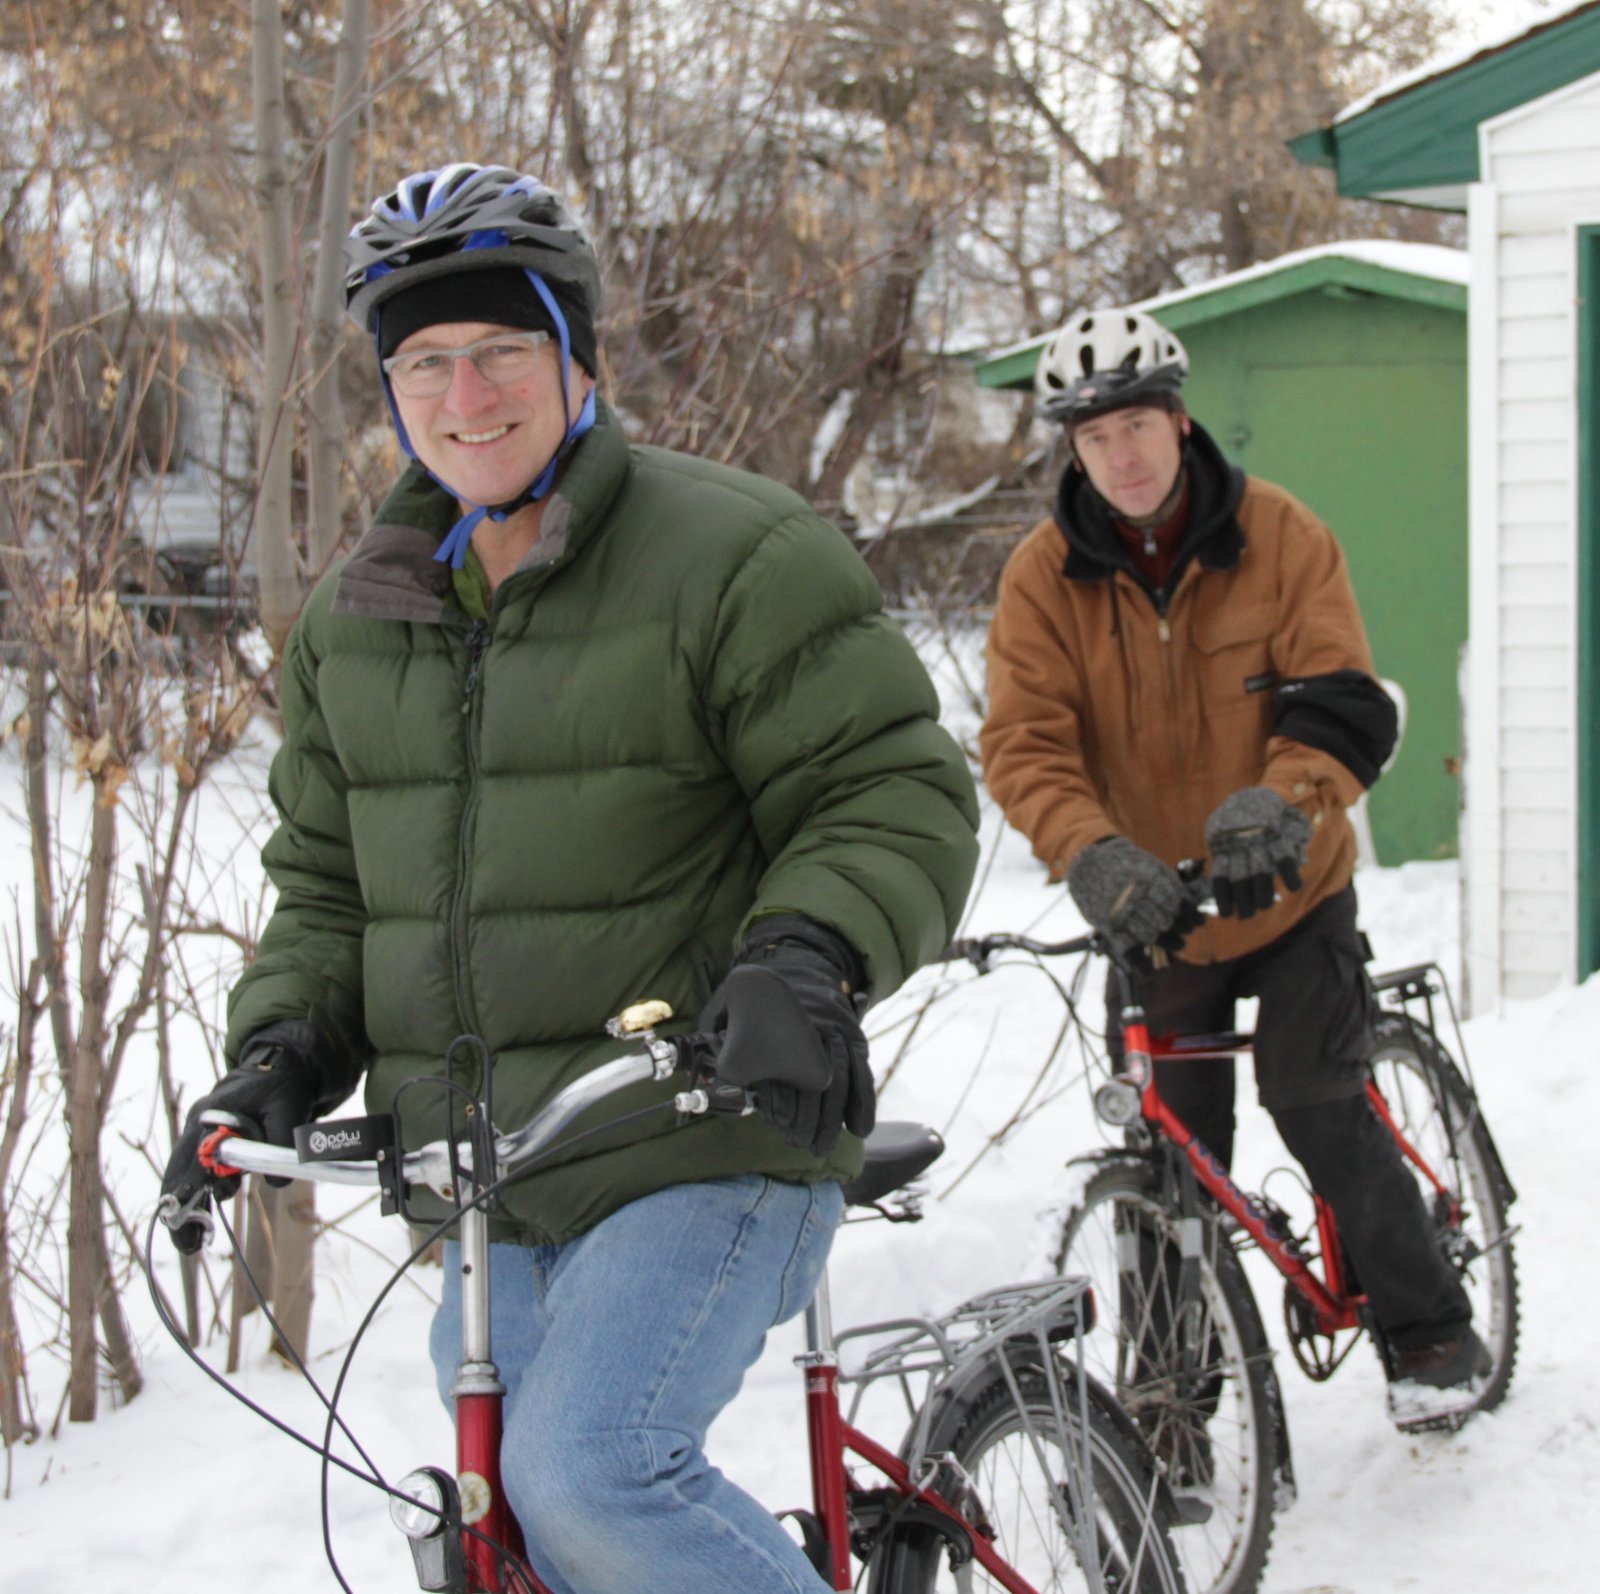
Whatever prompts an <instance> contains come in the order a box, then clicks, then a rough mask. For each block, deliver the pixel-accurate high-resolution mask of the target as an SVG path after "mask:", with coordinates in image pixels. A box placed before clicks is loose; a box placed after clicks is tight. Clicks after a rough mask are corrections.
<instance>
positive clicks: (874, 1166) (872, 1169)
mask: <svg viewBox="0 0 1600 1594" xmlns="http://www.w3.org/2000/svg"><path fill="white" fill-rule="evenodd" d="M943 1155H944V1141H943V1140H941V1139H940V1138H939V1134H938V1131H937V1130H933V1129H929V1128H928V1127H927V1125H926V1124H912V1123H884V1124H879V1125H878V1127H877V1128H876V1129H874V1130H873V1131H872V1133H871V1134H870V1135H869V1136H868V1137H867V1160H866V1162H865V1163H864V1164H863V1166H862V1169H861V1172H860V1173H858V1174H857V1175H856V1176H855V1178H853V1179H852V1180H851V1181H850V1182H849V1183H848V1184H847V1185H845V1187H844V1198H845V1202H846V1203H847V1204H848V1205H849V1206H853V1207H870V1206H872V1205H873V1204H874V1203H876V1202H878V1201H881V1200H883V1198H884V1197H885V1196H888V1195H893V1194H894V1192H895V1191H896V1190H898V1189H900V1188H901V1186H902V1185H907V1184H910V1183H911V1181H912V1180H913V1179H915V1178H916V1176H917V1175H918V1174H919V1173H921V1172H922V1171H923V1170H924V1169H926V1168H931V1167H932V1166H933V1165H934V1163H935V1162H937V1161H938V1160H939V1158H940V1157H942V1156H943Z"/></svg>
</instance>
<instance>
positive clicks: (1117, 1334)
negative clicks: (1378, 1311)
mask: <svg viewBox="0 0 1600 1594" xmlns="http://www.w3.org/2000/svg"><path fill="white" fill-rule="evenodd" d="M1160 1184H1161V1180H1160V1173H1159V1170H1158V1168H1157V1166H1156V1165H1155V1164H1154V1163H1153V1162H1150V1161H1148V1160H1146V1159H1143V1158H1135V1157H1129V1158H1125V1159H1119V1160H1113V1161H1108V1162H1107V1163H1106V1164H1105V1165H1104V1166H1103V1167H1102V1168H1101V1169H1100V1170H1099V1171H1098V1172H1097V1173H1095V1174H1094V1175H1093V1177H1092V1178H1091V1179H1090V1180H1089V1183H1088V1184H1087V1185H1086V1186H1085V1188H1084V1192H1083V1195H1082V1197H1081V1199H1080V1200H1079V1201H1078V1202H1077V1204H1075V1205H1074V1206H1073V1207H1072V1209H1071V1210H1070V1211H1069V1212H1068V1213H1067V1215H1066V1218H1065V1219H1064V1220H1063V1222H1062V1227H1061V1242H1060V1246H1059V1248H1058V1250H1057V1253H1056V1259H1055V1262H1056V1266H1057V1268H1058V1269H1059V1270H1060V1271H1061V1272H1062V1273H1063V1274H1067V1275H1082V1276H1087V1277H1088V1279H1089V1280H1090V1282H1091V1283H1092V1284H1093V1286H1094V1292H1095V1301H1096V1306H1097V1310H1098V1320H1097V1322H1096V1324H1095V1327H1094V1329H1093V1330H1092V1331H1091V1333H1090V1334H1089V1335H1088V1336H1086V1339H1085V1342H1084V1355H1085V1358H1086V1362H1087V1366H1088V1369H1089V1372H1090V1373H1091V1374H1092V1375H1093V1376H1094V1377H1095V1378H1097V1379H1099V1380H1100V1381H1101V1382H1102V1383H1104V1384H1105V1385H1106V1386H1107V1387H1108V1388H1109V1389H1110V1390H1111V1391H1112V1393H1113V1394H1114V1395H1115V1396H1116V1398H1117V1400H1118V1401H1119V1402H1120V1403H1121V1405H1122V1407H1123V1409H1124V1410H1125V1411H1126V1412H1127V1413H1128V1415H1129V1416H1130V1417H1131V1418H1132V1419H1133V1421H1134V1423H1135V1424H1136V1426H1137V1427H1138V1430H1139V1432H1140V1433H1141V1434H1142V1435H1143V1437H1144V1440H1145V1443H1146V1444H1147V1445H1148V1446H1149V1448H1150V1452H1151V1454H1152V1455H1153V1456H1154V1457H1155V1460H1156V1465H1157V1466H1158V1467H1159V1468H1160V1469H1161V1470H1162V1472H1163V1473H1164V1475H1165V1477H1166V1480H1167V1483H1168V1484H1169V1485H1170V1486H1171V1489H1172V1492H1173V1494H1174V1496H1175V1497H1176V1498H1177V1501H1178V1509H1179V1513H1180V1521H1179V1524H1178V1525H1177V1526H1176V1527H1175V1528H1174V1529H1173V1542H1174V1544H1175V1545H1176V1546H1177V1549H1178V1555H1179V1559H1180V1560H1181V1562H1182V1564H1183V1571H1184V1576H1185V1579H1186V1580H1187V1582H1188V1586H1189V1590H1190V1594H1251V1591H1252V1590H1254V1589H1255V1588H1256V1587H1257V1585H1258V1584H1259V1583H1260V1581H1261V1573H1262V1570H1263V1568H1264V1567H1265V1566H1266V1562H1267V1551H1268V1548H1269V1546H1270V1545H1271V1542H1272V1525H1273V1523H1272V1519H1273V1509H1274V1503H1275V1502H1274V1483H1273V1472H1274V1469H1275V1467H1276V1464H1277V1456H1278V1444H1279V1428H1280V1424H1281V1422H1282V1415H1281V1413H1280V1411H1279V1409H1278V1399H1277V1395H1276V1384H1275V1381H1274V1380H1273V1379H1272V1377H1271V1372H1270V1366H1269V1362H1268V1357H1269V1354H1270V1353H1269V1351H1268V1349H1267V1342H1266V1334H1265V1331H1264V1330H1263V1328H1262V1326H1261V1314H1260V1312H1259V1311H1257V1309H1256V1304H1255V1297H1254V1296H1253V1295H1252V1294H1251V1293H1250V1286H1249V1284H1248V1282H1247V1281H1246V1279H1245V1276H1244V1269H1243V1268H1242V1267H1241V1265H1240V1263H1239V1258H1238V1257H1237V1256H1236V1255H1235V1254H1234V1250H1233V1247H1232V1246H1231V1245H1230V1244H1229V1242H1228V1238H1227V1235H1226V1234H1225V1233H1224V1231H1223V1227H1222V1224H1221V1222H1220V1220H1219V1217H1218V1215H1217V1214H1216V1213H1215V1211H1214V1210H1208V1212H1207V1213H1206V1214H1204V1215H1202V1216H1201V1217H1199V1218H1197V1219H1195V1220H1194V1221H1195V1222H1196V1224H1197V1225H1198V1231H1199V1232H1198V1234H1197V1236H1196V1239H1197V1242H1198V1255H1197V1256H1196V1259H1195V1260H1196V1264H1197V1265H1196V1267H1195V1268H1194V1271H1193V1280H1192V1285H1186V1283H1185V1281H1184V1278H1183V1272H1182V1254H1183V1253H1182V1246H1181V1244H1180V1230H1179V1224H1180V1221H1181V1220H1180V1219H1179V1218H1178V1216H1177V1215H1176V1214H1175V1213H1173V1212H1172V1211H1171V1210H1170V1209H1169V1208H1168V1207H1166V1206H1165V1205H1164V1204H1163V1203H1162V1201H1161V1189H1160Z"/></svg>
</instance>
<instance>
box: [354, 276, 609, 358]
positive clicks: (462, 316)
mask: <svg viewBox="0 0 1600 1594" xmlns="http://www.w3.org/2000/svg"><path fill="white" fill-rule="evenodd" d="M545 286H546V287H547V288H548V289H549V290H550V295H551V297H552V298H553V299H554V300H555V301H556V303H557V304H558V305H559V306H560V307H561V313H562V315H564V316H565V317H566V319H567V336H568V338H569V339H570V340H571V343H572V357H573V359H575V360H576V361H577V362H578V364H579V365H581V366H582V367H583V368H584V370H585V371H587V372H588V373H589V375H590V376H593V375H595V336H594V323H593V322H592V321H591V320H590V319H589V317H588V315H587V313H586V312H585V311H584V309H583V308H582V306H581V305H579V304H577V303H575V302H574V296H573V294H572V292H571V290H570V289H568V288H567V287H566V285H565V284H564V283H560V282H550V281H548V280H546V281H545ZM372 313H373V315H374V317H375V318H376V320H377V324H378V358H379V359H380V360H387V359H388V358H389V356H390V355H391V354H393V353H394V352H395V350H396V349H398V348H399V347H400V345H401V344H402V343H404V342H405V340H406V339H407V338H409V337H410V336H411V334H412V333H413V332H420V331H421V330H422V329H423V328H424V327H431V326H437V325H438V324H439V323H440V322H441V321H486V322H491V323H493V324H494V325H496V326H503V327H517V328H519V329H521V330H523V331H526V332H548V333H549V334H550V336H551V337H552V338H554V337H556V327H555V322H554V321H553V320H552V319H551V316H550V312H549V311H548V310H547V309H546V308H545V303H544V300H543V299H541V298H540V297H539V290H538V289H537V288H535V287H534V285H533V284H532V283H531V282H530V281H529V280H528V274H527V272H525V271H522V270H520V269H519V268H518V267H516V266H485V267H483V268H482V269H480V270H476V271H453V272H451V273H450V275H449V276H445V277H429V278H427V279H425V280H424V281H422V282H418V283H414V284H413V285H412V286H411V287H409V288H402V289H401V290H400V292H399V293H397V294H396V295H395V296H394V297H393V298H392V299H385V300H384V301H383V303H382V304H381V305H379V306H378V307H377V308H376V309H375V310H374V311H373V312H372Z"/></svg>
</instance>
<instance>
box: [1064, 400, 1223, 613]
mask: <svg viewBox="0 0 1600 1594" xmlns="http://www.w3.org/2000/svg"><path fill="white" fill-rule="evenodd" d="M1183 465H1184V469H1185V470H1187V471H1188V473H1189V523H1188V526H1187V527H1186V528H1185V530H1184V533H1183V540H1182V541H1181V542H1180V543H1179V544H1178V559H1177V563H1176V564H1174V566H1173V567H1172V575H1171V577H1170V578H1169V580H1168V587H1169V588H1170V587H1172V586H1176V584H1177V581H1178V577H1179V576H1180V575H1182V573H1183V570H1184V567H1185V566H1186V565H1187V564H1188V563H1189V561H1190V560H1191V559H1198V560H1199V561H1200V565H1201V568H1202V569H1205V570H1231V569H1233V567H1234V566H1235V565H1236V564H1238V562H1239V555H1240V554H1241V553H1243V552H1244V543H1245V537H1244V531H1243V529H1242V528H1241V527H1240V525H1239V502H1240V500H1241V499H1242V498H1243V497H1244V472H1243V471H1242V470H1240V469H1239V467H1238V466H1237V465H1230V464H1229V463H1228V461H1227V460H1226V459H1225V458H1223V454H1222V450H1221V449H1220V448H1218V447H1217V445H1216V442H1215V441H1214V440H1213V438H1212V436H1211V434H1210V433H1209V432H1208V431H1207V430H1206V429H1205V428H1204V427H1203V426H1201V425H1200V423H1199V422H1198V421H1194V420H1191V421H1190V423H1189V436H1188V437H1187V439H1186V440H1185V441H1184V445H1183ZM1114 515H1115V511H1114V510H1113V509H1112V507H1111V505H1110V504H1108V503H1107V502H1106V501H1105V499H1104V498H1102V497H1101V496H1100V494H1099V493H1098V492H1097V491H1096V490H1095V488H1094V487H1093V486H1092V485H1091V483H1090V481H1089V478H1088V476H1087V475H1086V474H1085V473H1084V472H1083V470H1082V469H1081V468H1080V467H1079V466H1078V465H1077V464H1072V465H1069V466H1067V468H1066V469H1065V470H1064V471H1063V472H1062V473H1061V485H1060V487H1059V488H1058V489H1057V492H1056V508H1055V521H1056V525H1057V526H1059V527H1060V528H1061V532H1062V535H1063V536H1064V537H1065V538H1066V540H1067V557H1066V562H1065V563H1064V564H1063V565H1062V567H1061V573H1062V575H1064V576H1065V577H1066V578H1067V580H1069V581H1104V580H1105V579H1106V578H1107V577H1109V576H1110V575H1111V573H1112V571H1113V570H1126V571H1128V572H1129V573H1130V574H1132V575H1134V576H1135V577H1137V575H1138V571H1137V569H1136V568H1135V567H1134V563H1133V560H1132V559H1131V558H1130V557H1129V555H1128V551H1127V549H1126V548H1125V547H1124V546H1123V544H1122V539H1121V538H1120V537H1118V535H1117V528H1116V526H1115V525H1113V523H1112V520H1113V516H1114Z"/></svg>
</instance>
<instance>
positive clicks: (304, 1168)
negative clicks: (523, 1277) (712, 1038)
mask: <svg viewBox="0 0 1600 1594" xmlns="http://www.w3.org/2000/svg"><path fill="white" fill-rule="evenodd" d="M657 1044H658V1045H661V1046H665V1047H666V1048H668V1049H670V1051H671V1057H672V1060H671V1062H670V1063H665V1064H664V1063H663V1061H662V1060H661V1059H658V1058H657V1057H656V1056H655V1055H654V1054H652V1053H651V1052H649V1051H644V1052H635V1053H632V1054H630V1055H629V1056H627V1057H618V1058H615V1059H613V1060H612V1061H611V1062H609V1063H602V1064H601V1065H600V1067H598V1068H596V1069H594V1070H592V1071H591V1072H589V1073H587V1074H585V1075H583V1076H582V1077H581V1078H579V1079H575V1080H573V1082H572V1083H571V1084H570V1085H567V1086H566V1087H565V1088H564V1089H563V1090H561V1091H559V1092H558V1093H557V1094H556V1095H555V1096H554V1097H553V1098H552V1099H551V1100H550V1101H549V1102H548V1103H546V1105H545V1106H544V1107H543V1108H542V1109H541V1110H540V1111H539V1112H538V1113H536V1114H535V1115H534V1117H533V1118H532V1119H530V1120H529V1121H528V1123H527V1124H525V1125H524V1126H523V1127H522V1128H521V1129H518V1130H516V1131H514V1132H513V1133H511V1134H504V1135H496V1136H495V1141H494V1159H495V1163H496V1167H495V1169H494V1170H493V1171H492V1176H493V1177H503V1176H504V1175H505V1174H507V1173H511V1172H513V1171H514V1170H515V1169H517V1168H519V1167H520V1166H521V1165H522V1164H523V1163H525V1162H528V1161H529V1160H531V1159H532V1158H533V1157H535V1156H537V1155H538V1154H539V1153H540V1152H541V1151H543V1150H544V1149H545V1148H546V1147H547V1146H548V1145H549V1144H550V1143H551V1142H552V1141H553V1140H554V1139H555V1137H556V1136H557V1135H558V1134H560V1133H561V1131H562V1130H563V1129H565V1128H566V1126H567V1125H568V1124H569V1123H571V1122H572V1120H573V1119H574V1118H576V1117H577V1116H578V1115H579V1114H580V1113H582V1112H584V1111H585V1110H587V1109H588V1108H590V1107H592V1106H594V1105H595V1104H596V1103H597V1102H600V1101H603V1100H604V1099H605V1098H606V1097H607V1096H610V1095H612V1094H614V1093H615V1092H616V1091H619V1090H623V1089H625V1088H626V1087H627V1086H629V1085H635V1084H640V1083H642V1082H643V1081H645V1080H649V1079H666V1078H668V1077H670V1076H671V1074H672V1073H674V1072H676V1070H677V1069H678V1067H679V1066H681V1065H680V1063H679V1061H678V1048H677V1047H676V1045H675V1044H674V1043H673V1042H671V1041H667V1042H658V1043H657ZM702 1094H703V1093H700V1092H693V1091H690V1092H684V1093H682V1094H681V1095H680V1096H679V1097H678V1098H677V1099H676V1103H675V1105H677V1107H678V1110H679V1111H680V1112H689V1113H695V1114H699V1113H703V1112H706V1111H709V1110H710V1102H709V1101H704V1102H702V1101H699V1100H697V1099H695V1098H696V1097H697V1096H700V1095H702ZM230 1117H231V1115H229V1114H217V1115H216V1117H215V1119H214V1120H213V1119H208V1118H207V1117H206V1115H202V1122H207V1121H215V1122H216V1124H217V1127H218V1128H221V1129H231V1128H234V1127H235V1124H234V1123H232V1122H228V1121H227V1120H228V1119H229V1118H230ZM235 1122H236V1120H235ZM217 1160H218V1161H219V1162H220V1163H222V1164H225V1165H226V1166H227V1167H230V1168H235V1169H237V1170H238V1171H239V1172H240V1173H262V1174H269V1175H271V1176H272V1177H273V1178H276V1179H305V1180H309V1181H311V1182H313V1183H317V1184H346V1185H377V1184H378V1183H379V1182H380V1181H379V1170H378V1164H377V1163H375V1162H344V1161H340V1160H337V1159H335V1160H332V1161H328V1162H302V1161H301V1160H300V1156H299V1153H298V1152H297V1151H296V1150H295V1148H294V1147H293V1146H275V1145H272V1144H270V1143H269V1142H267V1141H264V1140H247V1139H245V1138H244V1137H243V1136H241V1135H239V1134H231V1135H229V1136H228V1139H227V1150H226V1151H225V1152H222V1153H220V1154H219V1155H218V1157H217ZM455 1167H457V1168H461V1169H465V1170H467V1171H469V1172H472V1171H476V1170H474V1169H473V1167H472V1143H471V1142H470V1141H467V1140H463V1141H460V1142H459V1143H458V1144H457V1146H456V1158H455ZM400 1172H401V1177H402V1178H403V1179H404V1180H405V1182H406V1183H407V1184H413V1185H424V1186H426V1187H427V1188H428V1189H429V1190H432V1191H433V1193H434V1194H435V1195H438V1196H443V1197H444V1198H445V1199H447V1200H449V1199H453V1198H454V1195H455V1186H454V1176H453V1174H452V1172H451V1157H450V1142H449V1141H447V1140H434V1141H430V1142H429V1143H428V1144H427V1145H425V1146H419V1147H418V1148H417V1149H416V1150H415V1151H407V1152H405V1153H404V1154H403V1155H402V1156H401V1159H400Z"/></svg>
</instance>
